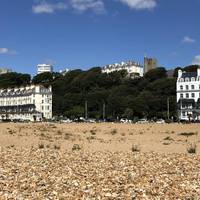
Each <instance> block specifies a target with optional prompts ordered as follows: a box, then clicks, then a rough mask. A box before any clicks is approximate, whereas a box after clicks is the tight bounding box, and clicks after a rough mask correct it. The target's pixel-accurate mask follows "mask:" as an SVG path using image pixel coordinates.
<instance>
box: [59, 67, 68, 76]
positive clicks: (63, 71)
mask: <svg viewBox="0 0 200 200" xmlns="http://www.w3.org/2000/svg"><path fill="white" fill-rule="evenodd" d="M70 71H71V70H70V69H68V68H65V69H64V70H60V71H59V73H60V74H62V75H63V76H65V74H67V73H68V72H70Z"/></svg>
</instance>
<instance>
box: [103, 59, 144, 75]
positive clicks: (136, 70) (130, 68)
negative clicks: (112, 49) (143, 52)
mask: <svg viewBox="0 0 200 200" xmlns="http://www.w3.org/2000/svg"><path fill="white" fill-rule="evenodd" d="M121 70H126V71H127V73H128V75H129V76H130V77H132V78H135V77H142V76H143V67H142V66H141V65H140V64H139V63H136V62H134V61H128V62H121V63H115V64H111V65H106V66H104V67H103V68H102V73H107V74H108V73H111V72H114V71H121Z"/></svg>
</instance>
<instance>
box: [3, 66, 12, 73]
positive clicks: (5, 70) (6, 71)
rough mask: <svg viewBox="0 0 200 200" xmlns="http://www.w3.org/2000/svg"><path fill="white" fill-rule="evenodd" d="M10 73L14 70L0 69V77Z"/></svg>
mask: <svg viewBox="0 0 200 200" xmlns="http://www.w3.org/2000/svg"><path fill="white" fill-rule="evenodd" d="M10 72H12V70H11V69H9V68H6V67H1V68H0V75H1V74H7V73H10Z"/></svg>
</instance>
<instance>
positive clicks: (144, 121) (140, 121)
mask: <svg viewBox="0 0 200 200" xmlns="http://www.w3.org/2000/svg"><path fill="white" fill-rule="evenodd" d="M147 123H149V121H148V120H147V119H140V120H138V121H137V122H136V124H147Z"/></svg>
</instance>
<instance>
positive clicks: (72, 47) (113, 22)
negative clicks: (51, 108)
mask: <svg viewBox="0 0 200 200" xmlns="http://www.w3.org/2000/svg"><path fill="white" fill-rule="evenodd" d="M199 10H200V0H0V66H8V67H10V68H12V69H13V70H15V71H17V72H26V73H31V74H34V73H35V72H36V65H37V64H38V63H45V62H46V63H53V64H54V66H55V70H59V69H64V68H66V67H68V68H82V69H88V68H90V67H92V66H102V65H105V64H110V63H115V62H120V61H126V60H135V61H138V62H141V63H142V62H143V57H144V55H145V54H146V55H147V56H152V57H156V58H157V59H158V60H159V64H160V65H162V66H165V67H166V68H171V67H174V66H185V65H188V64H191V63H198V64H200V26H199V19H200V13H199Z"/></svg>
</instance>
